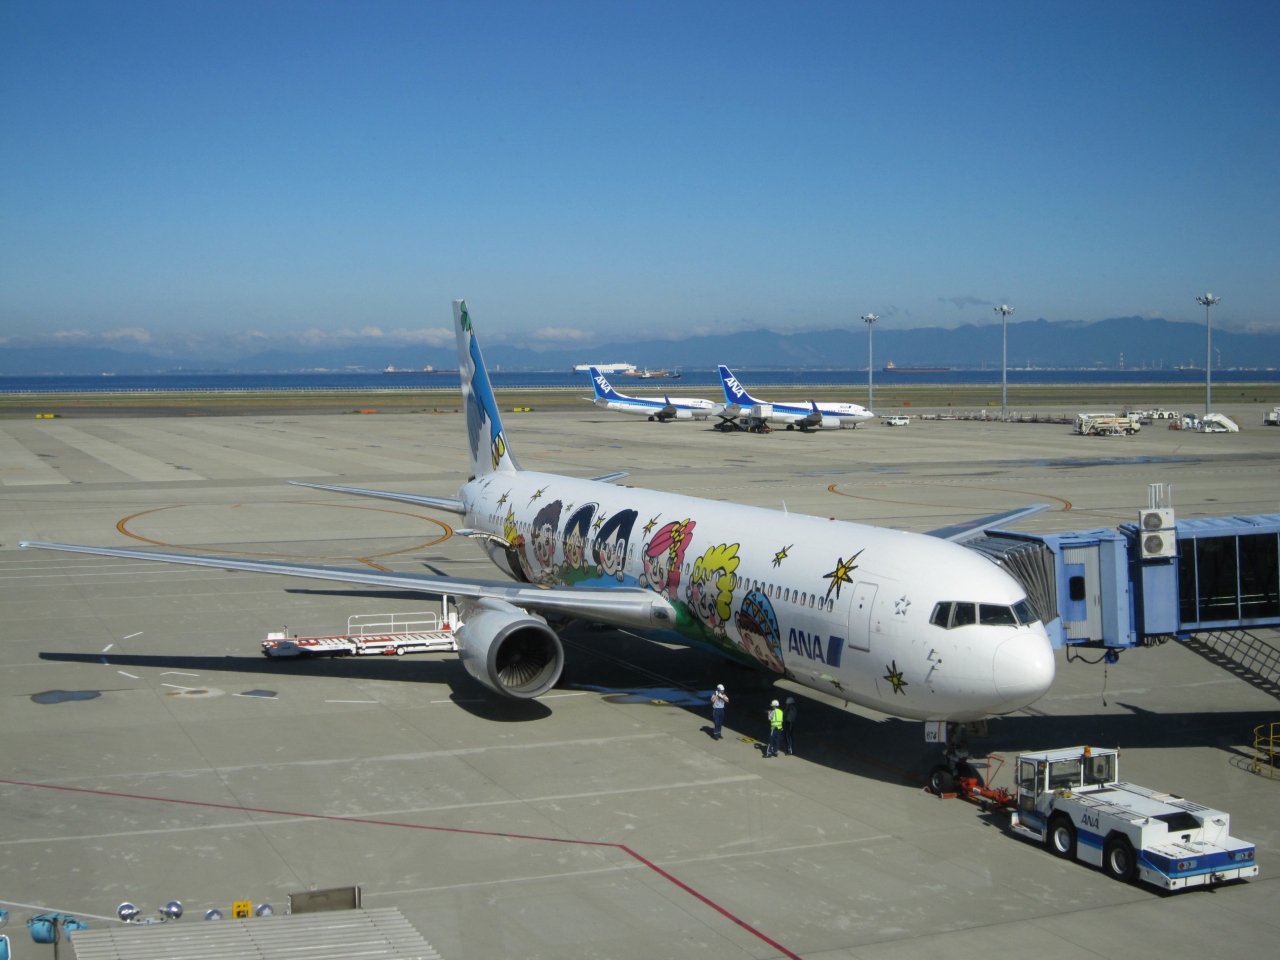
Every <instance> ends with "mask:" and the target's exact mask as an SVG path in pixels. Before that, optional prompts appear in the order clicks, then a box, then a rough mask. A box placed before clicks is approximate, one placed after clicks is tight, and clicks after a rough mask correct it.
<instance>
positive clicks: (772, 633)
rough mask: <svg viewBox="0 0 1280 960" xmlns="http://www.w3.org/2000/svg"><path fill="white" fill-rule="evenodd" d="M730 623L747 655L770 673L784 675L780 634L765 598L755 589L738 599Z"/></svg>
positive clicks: (776, 619) (775, 618)
mask: <svg viewBox="0 0 1280 960" xmlns="http://www.w3.org/2000/svg"><path fill="white" fill-rule="evenodd" d="M734 623H736V624H737V626H738V634H739V635H740V636H741V637H742V645H743V646H744V647H746V648H747V652H748V653H749V654H751V655H752V656H753V657H755V658H756V659H757V660H759V661H760V662H761V663H762V664H764V665H765V666H766V667H768V668H769V669H770V670H772V671H773V672H774V673H786V672H787V668H786V667H785V666H784V665H783V663H782V632H781V631H780V630H779V629H778V618H777V617H776V616H775V615H774V612H773V604H772V603H770V602H769V598H768V597H766V596H765V595H764V594H763V593H761V592H760V591H759V590H752V591H751V592H750V593H748V594H747V595H746V596H745V597H743V598H742V608H741V609H740V610H739V611H738V615H737V616H736V617H735V618H734Z"/></svg>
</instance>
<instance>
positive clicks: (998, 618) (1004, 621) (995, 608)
mask: <svg viewBox="0 0 1280 960" xmlns="http://www.w3.org/2000/svg"><path fill="white" fill-rule="evenodd" d="M978 617H979V620H981V622H982V625H983V626H984V627H1016V626H1017V625H1018V620H1017V618H1016V617H1015V616H1014V615H1013V610H1011V609H1010V608H1009V607H1006V606H1003V605H1001V604H996V603H982V604H979V605H978Z"/></svg>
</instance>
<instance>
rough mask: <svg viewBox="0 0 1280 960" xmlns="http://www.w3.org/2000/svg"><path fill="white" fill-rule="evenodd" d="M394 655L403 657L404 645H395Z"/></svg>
mask: <svg viewBox="0 0 1280 960" xmlns="http://www.w3.org/2000/svg"><path fill="white" fill-rule="evenodd" d="M396 656H397V657H403V656H404V647H396Z"/></svg>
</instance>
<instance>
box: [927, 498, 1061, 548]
mask: <svg viewBox="0 0 1280 960" xmlns="http://www.w3.org/2000/svg"><path fill="white" fill-rule="evenodd" d="M1048 509H1049V504H1047V503H1033V504H1031V506H1029V507H1018V508H1017V509H1016V510H1006V511H1005V512H1004V513H993V514H992V515H991V516H989V517H981V518H980V519H977V520H966V521H964V522H963V523H954V524H952V525H951V526H949V527H939V528H938V529H937V530H930V531H928V532H927V533H926V534H925V536H929V537H938V538H939V539H940V540H950V541H952V542H953V543H964V542H965V541H966V540H972V539H973V538H974V537H977V536H981V535H982V534H983V533H985V532H986V531H987V530H988V529H989V528H991V527H997V526H1006V527H1007V526H1012V525H1013V524H1015V523H1018V522H1020V521H1022V520H1025V519H1027V517H1034V516H1035V515H1036V514H1037V513H1044V512H1045V511H1046V510H1048Z"/></svg>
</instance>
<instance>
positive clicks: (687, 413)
mask: <svg viewBox="0 0 1280 960" xmlns="http://www.w3.org/2000/svg"><path fill="white" fill-rule="evenodd" d="M590 369H591V386H592V387H593V388H594V389H595V392H596V395H595V397H594V398H593V397H583V398H582V399H583V400H586V401H588V402H589V403H594V404H595V405H596V406H597V407H600V408H602V409H604V410H616V411H618V412H619V413H638V414H640V415H641V416H642V417H648V418H649V419H650V420H658V421H667V420H705V419H707V417H713V416H717V415H718V414H719V413H720V411H721V410H722V409H723V408H724V404H722V403H716V402H715V401H714V400H703V399H701V398H699V397H663V398H662V399H661V400H646V399H645V398H643V397H628V396H626V395H625V394H621V393H618V391H616V390H614V389H613V387H612V386H611V385H610V384H609V381H608V380H606V379H605V376H604V374H603V373H601V372H600V371H599V370H598V369H597V368H596V367H591V368H590Z"/></svg>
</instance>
